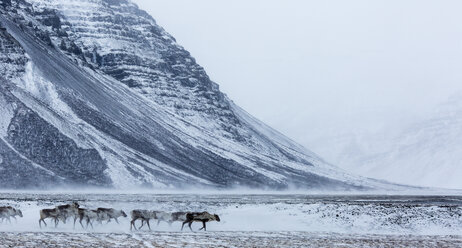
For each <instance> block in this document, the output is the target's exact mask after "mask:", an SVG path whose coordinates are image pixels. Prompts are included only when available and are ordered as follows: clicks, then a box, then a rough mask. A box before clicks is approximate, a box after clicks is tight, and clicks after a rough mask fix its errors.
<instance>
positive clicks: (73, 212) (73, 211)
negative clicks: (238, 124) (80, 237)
mask: <svg viewBox="0 0 462 248" xmlns="http://www.w3.org/2000/svg"><path fill="white" fill-rule="evenodd" d="M79 207H80V205H79V204H78V203H77V202H73V203H72V204H66V205H59V206H56V207H55V209H56V210H57V211H58V212H59V214H60V215H61V216H63V217H64V221H63V222H64V223H66V220H67V219H68V218H70V217H74V227H75V221H76V220H77V218H79Z"/></svg>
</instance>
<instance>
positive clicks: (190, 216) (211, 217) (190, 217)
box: [181, 212, 220, 231]
mask: <svg viewBox="0 0 462 248" xmlns="http://www.w3.org/2000/svg"><path fill="white" fill-rule="evenodd" d="M209 221H218V222H220V217H218V215H216V214H209V213H208V212H201V213H199V212H196V213H187V214H186V220H185V221H183V225H182V226H181V230H183V227H184V224H186V223H188V226H189V229H191V231H192V228H191V225H192V223H193V222H202V228H201V229H199V231H200V230H202V229H204V231H207V228H206V226H205V223H207V222H209Z"/></svg>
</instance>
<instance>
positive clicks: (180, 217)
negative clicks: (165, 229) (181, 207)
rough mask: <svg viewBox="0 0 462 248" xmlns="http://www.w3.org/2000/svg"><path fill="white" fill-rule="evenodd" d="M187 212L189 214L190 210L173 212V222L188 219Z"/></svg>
mask: <svg viewBox="0 0 462 248" xmlns="http://www.w3.org/2000/svg"><path fill="white" fill-rule="evenodd" d="M186 214H188V212H173V213H172V222H175V221H179V222H183V221H185V220H186Z"/></svg>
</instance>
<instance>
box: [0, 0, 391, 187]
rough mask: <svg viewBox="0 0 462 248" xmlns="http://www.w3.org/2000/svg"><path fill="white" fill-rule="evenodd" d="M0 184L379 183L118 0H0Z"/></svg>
mask: <svg viewBox="0 0 462 248" xmlns="http://www.w3.org/2000/svg"><path fill="white" fill-rule="evenodd" d="M0 23H1V25H2V26H3V28H2V29H0V70H1V75H0V117H1V118H0V187H9V188H20V187H36V186H39V187H46V186H47V185H65V184H77V185H88V186H113V187H118V188H126V187H131V186H146V187H159V188H162V187H178V186H180V187H181V186H191V185H196V186H197V185H201V186H220V187H230V186H236V185H245V186H255V187H271V188H287V187H289V186H291V185H294V186H300V187H311V188H327V189H366V188H387V187H389V185H388V184H382V183H380V182H377V181H372V180H368V179H364V178H361V177H356V176H351V175H349V174H347V173H344V172H343V171H341V170H340V169H338V168H336V167H333V166H331V165H329V164H327V163H325V162H324V161H323V160H322V159H320V158H319V157H318V156H316V155H315V154H313V153H312V152H310V151H308V150H307V149H305V148H303V147H301V146H300V145H298V144H296V143H294V142H293V141H291V140H290V139H288V138H286V137H284V136H283V135H281V134H280V133H278V132H277V131H275V130H273V129H271V128H270V127H268V126H266V125H265V124H263V123H261V122H260V121H258V120H256V119H255V118H253V117H252V116H251V115H249V114H248V113H246V112H245V111H244V110H242V109H241V108H239V107H238V106H236V105H235V104H234V103H233V102H232V101H231V100H229V99H228V98H227V97H226V95H224V94H223V93H221V92H220V90H219V87H218V85H217V84H216V83H214V82H212V81H211V80H210V78H209V77H208V76H207V74H206V73H205V71H204V69H203V68H202V67H200V66H199V65H198V64H197V63H196V62H195V60H194V58H193V57H191V55H190V54H189V53H188V52H187V51H186V50H185V49H183V48H182V47H181V46H180V45H178V44H177V43H176V41H175V39H174V38H173V37H172V36H171V35H169V34H168V33H167V32H166V31H164V30H163V29H162V28H161V27H160V26H158V25H157V24H156V22H155V21H154V19H153V18H152V17H150V16H149V15H148V14H147V13H146V12H144V11H142V10H140V9H138V7H137V6H136V5H135V4H133V3H131V2H128V1H126V0H27V1H26V0H0Z"/></svg>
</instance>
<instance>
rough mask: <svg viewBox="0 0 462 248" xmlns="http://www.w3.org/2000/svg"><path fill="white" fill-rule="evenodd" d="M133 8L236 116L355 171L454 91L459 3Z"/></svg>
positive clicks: (182, 2) (295, 1)
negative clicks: (202, 72) (216, 87)
mask: <svg viewBox="0 0 462 248" xmlns="http://www.w3.org/2000/svg"><path fill="white" fill-rule="evenodd" d="M134 2H136V3H137V4H139V5H140V7H141V8H143V9H145V10H147V11H148V12H149V13H150V14H152V15H153V17H154V18H155V19H156V20H157V22H158V23H159V24H161V25H162V26H164V27H165V28H166V30H168V31H169V32H170V33H171V34H173V35H174V36H175V37H176V39H177V40H178V42H179V43H180V44H182V45H183V46H185V47H186V48H187V49H188V50H189V51H191V54H192V55H193V56H194V57H195V58H196V59H197V61H198V63H199V64H201V65H202V66H204V67H205V69H206V71H207V72H208V74H209V75H210V76H211V78H212V80H214V81H216V82H218V83H219V84H220V87H221V89H222V90H223V91H224V92H225V93H227V94H228V95H229V96H230V97H231V98H232V99H233V100H234V101H235V102H237V103H238V104H239V105H241V106H243V107H244V109H246V110H248V111H249V112H250V113H252V114H253V115H255V116H257V117H258V118H260V119H261V120H263V121H264V122H266V123H268V124H270V125H271V126H273V127H275V128H276V129H278V130H280V131H282V132H283V133H284V134H286V135H288V136H289V137H291V138H292V139H294V140H295V141H297V142H299V143H301V144H302V145H304V146H305V147H307V148H309V149H311V150H313V151H314V152H316V153H318V154H319V155H320V156H321V157H323V158H325V159H326V160H328V161H329V162H331V163H333V164H335V165H337V166H340V167H343V168H345V169H347V170H349V171H352V172H355V173H360V174H361V173H362V174H364V175H366V176H368V175H372V174H368V170H371V169H373V166H372V165H371V166H370V167H369V168H368V165H364V164H363V163H364V162H363V161H364V160H366V158H367V157H368V156H373V155H376V154H379V153H385V152H389V150H391V149H393V148H394V147H396V146H397V143H398V142H397V141H396V139H397V138H399V137H400V136H403V132H404V131H405V130H407V129H409V128H410V127H412V125H413V124H415V123H419V122H420V121H426V120H427V119H431V118H433V116H434V115H435V112H438V109H439V106H440V105H441V104H444V103H445V102H447V100H448V98H450V97H451V96H453V95H454V94H455V93H456V92H460V91H461V90H462V84H461V83H460V82H461V79H462V73H461V71H460V70H459V68H460V67H461V66H462V46H461V45H460V44H461V39H462V32H461V31H462V27H461V26H460V25H458V24H459V23H460V22H461V21H462V20H461V19H462V17H461V16H460V15H459V12H458V10H459V9H460V8H461V7H462V3H461V2H459V1H444V2H439V1H417V0H413V1H405V2H402V1H374V2H370V1H361V0H355V1H348V2H345V1H328V2H320V1H301V0H290V1H284V2H281V1H251V2H248V1H241V0H238V1H232V2H225V1H212V0H199V1H194V2H191V1H186V0H174V1H159V0H155V1H143V0H134ZM453 166H457V165H453ZM364 167H366V168H364ZM374 176H376V175H374ZM385 179H396V180H400V179H401V178H397V177H395V176H394V175H390V176H389V177H388V178H385ZM399 182H401V183H416V184H421V185H422V184H423V185H425V186H439V187H458V184H456V183H452V184H445V182H444V180H443V181H436V182H435V180H434V179H432V180H427V181H418V180H415V179H413V178H408V179H402V180H400V181H399ZM459 186H460V187H462V185H459Z"/></svg>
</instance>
